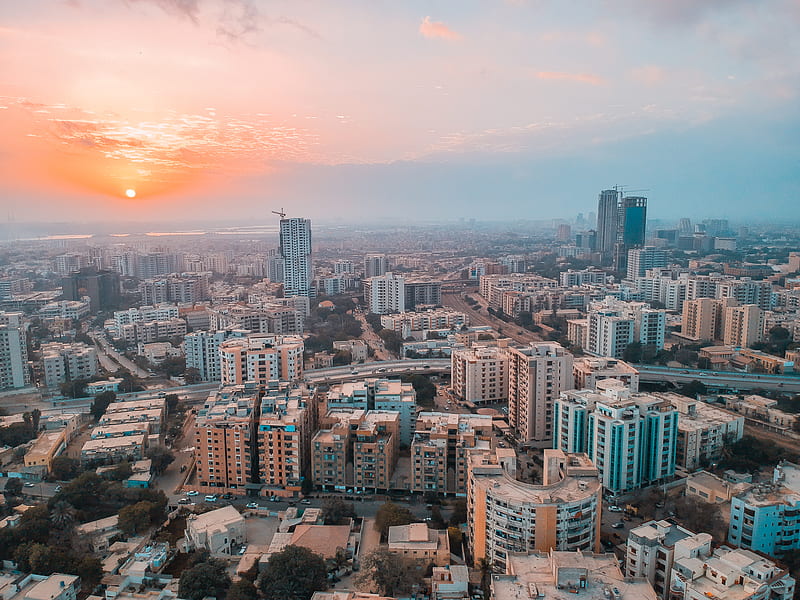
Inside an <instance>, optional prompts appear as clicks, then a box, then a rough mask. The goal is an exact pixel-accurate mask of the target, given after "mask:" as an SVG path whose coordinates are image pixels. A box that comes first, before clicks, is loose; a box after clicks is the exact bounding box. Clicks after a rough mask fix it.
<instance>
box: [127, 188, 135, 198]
mask: <svg viewBox="0 0 800 600" xmlns="http://www.w3.org/2000/svg"><path fill="white" fill-rule="evenodd" d="M125 195H126V196H127V197H128V198H136V190H134V189H132V188H128V189H127V190H125Z"/></svg>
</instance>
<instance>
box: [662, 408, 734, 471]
mask: <svg viewBox="0 0 800 600" xmlns="http://www.w3.org/2000/svg"><path fill="white" fill-rule="evenodd" d="M661 396H662V397H664V398H667V399H668V400H669V401H670V403H671V404H672V406H674V407H675V408H676V410H677V411H678V413H679V418H678V450H677V455H676V463H677V464H678V465H679V466H681V467H683V468H684V469H686V470H687V471H694V470H696V469H700V468H702V467H704V466H706V465H708V464H709V463H711V462H713V461H715V460H717V459H719V458H720V457H721V456H722V450H723V448H724V447H725V444H733V443H735V442H738V441H739V440H740V439H742V436H743V435H744V416H741V415H734V414H731V413H730V412H728V411H726V410H722V409H719V408H715V407H713V406H710V405H709V404H706V403H705V402H698V401H697V400H693V399H691V398H687V397H686V396H681V395H678V394H671V393H670V394H662V395H661Z"/></svg>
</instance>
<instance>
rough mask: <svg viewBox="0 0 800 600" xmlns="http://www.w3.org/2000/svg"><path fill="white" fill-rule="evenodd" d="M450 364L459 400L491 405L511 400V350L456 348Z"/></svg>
mask: <svg viewBox="0 0 800 600" xmlns="http://www.w3.org/2000/svg"><path fill="white" fill-rule="evenodd" d="M450 364H451V367H450V371H451V376H452V377H451V383H450V385H451V387H452V389H453V394H454V395H455V396H456V398H458V399H459V400H462V401H464V402H472V403H474V404H488V403H494V402H503V401H505V400H507V399H508V348H506V347H499V346H472V347H470V348H460V349H454V350H453V353H452V355H451V363H450Z"/></svg>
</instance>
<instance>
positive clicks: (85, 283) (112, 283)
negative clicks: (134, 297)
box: [61, 267, 120, 313]
mask: <svg viewBox="0 0 800 600" xmlns="http://www.w3.org/2000/svg"><path fill="white" fill-rule="evenodd" d="M61 287H62V289H63V292H62V296H63V298H64V300H80V299H81V298H83V297H84V296H88V297H89V298H90V300H91V307H92V312H93V313H95V312H97V311H100V310H104V309H108V308H113V307H114V306H115V305H116V304H117V303H118V302H119V294H120V291H119V273H116V272H114V271H103V270H98V269H97V268H96V267H84V268H82V269H80V270H79V271H77V272H75V273H71V274H70V275H67V276H66V277H64V278H63V279H62V280H61Z"/></svg>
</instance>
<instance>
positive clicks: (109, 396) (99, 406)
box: [89, 391, 117, 421]
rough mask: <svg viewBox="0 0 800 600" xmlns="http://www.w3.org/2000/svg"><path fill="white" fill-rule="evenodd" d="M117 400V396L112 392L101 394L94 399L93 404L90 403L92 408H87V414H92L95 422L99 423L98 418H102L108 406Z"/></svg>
mask: <svg viewBox="0 0 800 600" xmlns="http://www.w3.org/2000/svg"><path fill="white" fill-rule="evenodd" d="M116 399H117V395H116V394H115V393H114V392H112V391H108V392H101V393H100V394H97V395H96V396H95V397H94V402H92V406H91V407H90V408H89V412H90V413H92V416H93V417H94V420H95V421H99V420H100V417H102V416H103V415H104V414H105V412H106V409H107V408H108V405H109V404H111V403H112V402H114V400H116Z"/></svg>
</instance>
